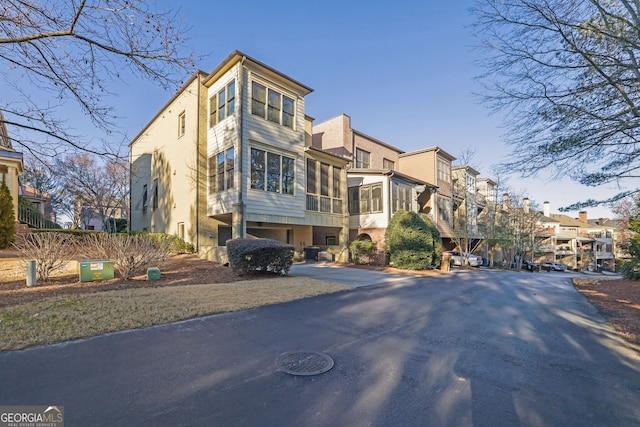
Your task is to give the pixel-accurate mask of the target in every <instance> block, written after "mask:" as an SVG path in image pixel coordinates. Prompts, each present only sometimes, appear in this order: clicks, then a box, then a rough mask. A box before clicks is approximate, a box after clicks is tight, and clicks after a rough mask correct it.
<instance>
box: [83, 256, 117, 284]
mask: <svg viewBox="0 0 640 427" xmlns="http://www.w3.org/2000/svg"><path fill="white" fill-rule="evenodd" d="M78 270H80V282H98V281H100V280H109V279H113V277H114V275H113V261H109V260H106V259H81V260H78Z"/></svg>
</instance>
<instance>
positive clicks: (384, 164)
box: [382, 159, 396, 171]
mask: <svg viewBox="0 0 640 427" xmlns="http://www.w3.org/2000/svg"><path fill="white" fill-rule="evenodd" d="M382 167H383V168H384V169H389V170H391V171H392V170H395V169H396V164H395V162H392V161H391V160H389V159H382Z"/></svg>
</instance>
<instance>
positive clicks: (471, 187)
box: [467, 175, 476, 194]
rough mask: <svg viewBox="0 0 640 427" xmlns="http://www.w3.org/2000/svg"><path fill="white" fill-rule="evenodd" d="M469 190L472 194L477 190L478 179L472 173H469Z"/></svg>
mask: <svg viewBox="0 0 640 427" xmlns="http://www.w3.org/2000/svg"><path fill="white" fill-rule="evenodd" d="M467 191H468V192H469V193H471V194H473V193H475V191H476V179H475V177H473V176H471V175H467Z"/></svg>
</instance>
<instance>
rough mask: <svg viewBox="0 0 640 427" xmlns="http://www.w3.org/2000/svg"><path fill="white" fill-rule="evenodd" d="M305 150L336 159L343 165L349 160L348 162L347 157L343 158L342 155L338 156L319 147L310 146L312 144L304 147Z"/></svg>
mask: <svg viewBox="0 0 640 427" xmlns="http://www.w3.org/2000/svg"><path fill="white" fill-rule="evenodd" d="M305 151H313V152H314V153H315V154H317V155H319V156H322V157H327V158H330V159H334V160H336V161H337V162H338V163H342V164H343V165H345V166H346V165H347V164H349V162H350V160H349V159H345V158H344V157H342V156H338V155H336V154H332V153H328V152H326V151H324V150H320V149H319V148H316V147H312V146H308V147H305Z"/></svg>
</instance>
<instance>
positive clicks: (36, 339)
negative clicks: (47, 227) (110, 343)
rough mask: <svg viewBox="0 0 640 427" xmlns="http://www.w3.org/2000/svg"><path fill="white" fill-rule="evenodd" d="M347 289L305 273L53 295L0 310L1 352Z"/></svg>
mask: <svg viewBox="0 0 640 427" xmlns="http://www.w3.org/2000/svg"><path fill="white" fill-rule="evenodd" d="M347 289H350V288H349V287H347V286H342V285H338V284H335V283H328V282H323V281H319V280H314V279H308V278H287V279H286V280H282V279H281V278H270V279H260V280H248V281H241V282H233V283H220V284H206V285H185V286H172V287H162V288H138V289H125V290H117V291H106V292H100V293H95V294H86V295H82V296H80V297H73V298H70V297H51V298H48V299H45V300H43V301H41V302H38V303H31V304H25V305H20V306H16V307H10V308H7V309H3V310H0V337H2V338H1V339H0V351H7V350H19V349H23V348H26V347H30V346H34V345H42V344H53V343H57V342H62V341H68V340H73V339H78V338H84V337H90V336H95V335H100V334H104V333H108V332H117V331H123V330H127V329H136V328H143V327H148V326H153V325H159V324H163V323H170V322H175V321H179V320H186V319H191V318H194V317H200V316H207V315H211V314H217V313H225V312H231V311H238V310H245V309H249V308H255V307H259V306H263V305H269V304H277V303H281V302H287V301H293V300H297V299H302V298H307V297H312V296H316V295H321V294H327V293H333V292H340V291H344V290H347Z"/></svg>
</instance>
